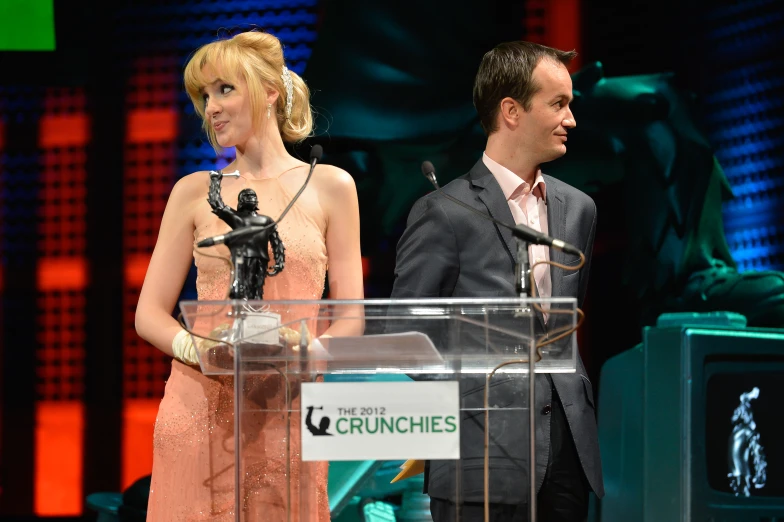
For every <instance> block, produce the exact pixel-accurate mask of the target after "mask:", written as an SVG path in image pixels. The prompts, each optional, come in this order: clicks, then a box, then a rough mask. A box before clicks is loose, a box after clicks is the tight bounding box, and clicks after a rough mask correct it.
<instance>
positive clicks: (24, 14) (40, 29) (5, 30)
mask: <svg viewBox="0 0 784 522" xmlns="http://www.w3.org/2000/svg"><path fill="white" fill-rule="evenodd" d="M54 49H55V40H54V0H0V51H54Z"/></svg>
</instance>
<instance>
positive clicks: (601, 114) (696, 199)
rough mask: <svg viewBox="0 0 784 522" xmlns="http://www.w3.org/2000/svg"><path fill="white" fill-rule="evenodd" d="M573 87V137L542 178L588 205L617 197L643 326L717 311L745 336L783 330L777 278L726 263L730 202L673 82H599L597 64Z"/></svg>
mask: <svg viewBox="0 0 784 522" xmlns="http://www.w3.org/2000/svg"><path fill="white" fill-rule="evenodd" d="M573 83H574V91H575V92H574V95H575V100H574V102H573V111H574V114H575V117H576V119H577V128H576V129H575V130H574V131H572V132H570V135H569V152H568V153H567V154H566V155H565V156H564V157H563V158H562V159H560V160H558V161H556V162H554V163H551V164H548V165H545V169H546V171H547V172H548V173H549V174H551V175H553V176H556V177H558V178H560V179H562V180H564V181H566V182H567V183H570V184H572V185H575V186H577V187H578V188H580V189H582V190H584V191H585V192H587V193H589V194H592V195H594V196H595V197H599V196H600V195H601V194H602V193H606V192H612V193H613V194H614V195H615V197H614V198H612V199H611V200H612V201H614V202H615V203H616V204H617V205H618V206H619V207H621V208H622V212H620V213H618V214H616V215H615V219H616V220H618V221H622V223H617V225H622V226H623V227H624V229H625V238H626V240H625V241H624V244H623V245H622V247H621V248H620V249H619V250H620V252H619V255H623V256H624V261H623V270H622V274H621V277H622V279H621V281H622V285H623V287H624V289H625V290H626V291H627V292H630V293H631V296H632V297H633V298H634V299H637V300H638V301H639V303H640V305H641V307H642V313H643V322H645V323H648V324H651V323H653V322H654V321H655V318H656V316H658V314H659V313H662V312H674V311H695V312H706V311H718V310H722V311H732V312H737V313H740V314H743V315H744V316H746V318H747V320H748V324H749V325H750V326H774V327H784V273H782V272H772V271H768V272H744V273H739V272H738V271H737V268H736V264H735V262H734V261H733V259H732V256H731V255H730V251H729V248H728V246H727V241H726V238H725V235H724V227H723V221H722V215H721V206H722V202H723V201H725V200H727V199H728V198H731V197H732V193H731V190H730V187H729V184H728V182H727V178H726V177H725V175H724V171H723V170H722V168H721V165H719V162H718V160H717V159H716V157H715V156H714V154H713V150H712V148H711V145H710V143H709V142H708V139H707V137H706V135H705V133H704V132H702V131H701V130H700V129H699V128H698V126H697V124H696V121H697V118H696V117H695V115H694V111H695V107H696V104H695V100H694V97H693V96H692V95H691V94H690V93H689V92H687V91H685V90H684V89H681V88H679V86H678V85H677V83H676V79H675V78H674V76H673V75H672V74H652V75H645V76H623V77H615V78H605V77H604V74H603V70H602V66H601V64H600V63H594V64H592V65H590V66H587V67H585V68H583V69H582V70H580V71H579V72H578V73H576V74H575V75H573ZM599 211H600V215H601V217H600V219H607V216H606V215H602V209H601V208H600V209H599ZM605 225H606V223H605ZM617 225H615V226H616V227H617Z"/></svg>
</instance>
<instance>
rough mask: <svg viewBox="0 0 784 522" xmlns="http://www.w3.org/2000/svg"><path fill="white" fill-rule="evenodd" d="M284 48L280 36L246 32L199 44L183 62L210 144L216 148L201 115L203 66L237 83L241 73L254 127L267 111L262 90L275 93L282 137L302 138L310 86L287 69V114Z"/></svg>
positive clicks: (309, 120)
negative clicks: (288, 113) (288, 110)
mask: <svg viewBox="0 0 784 522" xmlns="http://www.w3.org/2000/svg"><path fill="white" fill-rule="evenodd" d="M284 65H285V61H284V59H283V47H282V46H281V44H280V40H278V39H277V38H276V37H274V36H273V35H271V34H269V33H262V32H256V31H249V32H245V33H239V34H237V35H235V36H233V37H232V38H229V39H226V40H218V41H215V42H212V43H209V44H207V45H204V46H202V47H200V48H199V49H198V50H196V52H195V53H194V54H193V56H192V57H191V59H190V60H189V61H188V65H186V66H185V74H184V81H185V90H186V91H187V92H188V96H189V97H190V99H191V102H193V106H194V107H195V108H196V112H197V113H198V114H199V116H201V119H202V127H203V128H204V132H206V133H207V137H208V139H209V140H210V143H211V144H212V146H213V148H215V150H216V151H220V150H221V147H220V145H218V142H217V140H216V137H215V129H213V127H212V125H211V124H210V122H209V120H208V118H207V115H206V114H205V104H204V99H203V98H202V96H203V91H202V89H203V88H204V87H205V86H206V85H207V79H206V76H205V74H204V68H205V67H206V66H210V67H211V68H212V69H213V70H214V71H215V72H216V74H219V75H220V77H221V79H223V80H225V81H226V82H228V83H233V84H236V83H237V81H238V79H239V77H240V75H241V76H242V78H243V79H244V80H245V82H246V83H247V85H248V96H249V98H250V107H251V111H252V112H253V120H252V121H253V127H254V128H256V129H258V128H260V127H261V118H266V115H267V102H266V100H267V89H268V88H272V89H274V90H276V91H278V99H277V102H276V103H275V105H274V107H273V110H274V114H275V117H276V119H277V121H278V129H279V130H280V135H281V138H283V141H284V142H287V143H296V142H298V141H302V140H303V139H305V138H307V137H308V136H309V135H310V133H311V131H312V130H313V114H312V112H311V108H310V90H309V89H308V86H307V85H305V82H304V81H303V80H302V78H300V77H299V75H298V74H297V73H295V72H294V71H291V70H289V74H290V75H291V82H292V84H293V92H292V99H291V102H292V103H291V117H290V118H286V86H285V84H284V83H283V78H282V75H283V67H284Z"/></svg>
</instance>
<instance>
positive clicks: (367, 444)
mask: <svg viewBox="0 0 784 522" xmlns="http://www.w3.org/2000/svg"><path fill="white" fill-rule="evenodd" d="M180 308H181V310H182V315H183V318H184V321H185V324H186V326H187V327H188V329H189V330H190V331H191V332H192V334H194V341H195V344H196V346H197V348H198V352H199V359H200V364H201V369H202V372H203V373H204V374H206V375H233V376H234V454H235V468H234V470H233V473H234V484H235V500H236V504H235V519H236V520H241V521H255V520H280V521H285V522H288V521H300V520H319V519H321V520H323V519H324V518H325V517H329V505H330V504H329V499H327V498H325V497H326V490H327V489H326V486H327V473H328V471H327V470H328V467H329V461H332V462H335V461H366V460H375V461H395V460H400V461H404V460H407V459H412V460H413V459H416V460H419V461H427V465H426V466H425V472H424V473H425V486H426V488H427V493H428V494H429V495H430V496H431V497H432V498H438V499H443V500H445V501H448V502H450V503H452V504H453V505H460V504H462V503H464V502H470V503H483V502H485V501H487V502H491V503H499V502H500V503H520V502H527V499H528V498H529V496H530V487H529V486H528V484H530V481H529V473H530V470H531V466H529V464H528V463H529V456H530V455H531V451H532V450H531V448H532V446H533V444H534V440H533V439H534V437H533V432H532V430H531V429H530V425H531V424H530V422H529V419H530V418H531V417H530V414H531V412H532V411H533V409H532V408H531V407H530V406H529V400H530V399H531V394H530V391H531V390H532V389H535V388H536V382H537V381H539V380H540V379H541V378H539V379H534V381H533V382H531V381H529V379H528V376H529V375H530V373H531V370H532V369H533V371H534V372H535V373H548V372H574V371H575V368H576V360H577V348H576V342H575V335H574V334H573V333H572V330H573V327H574V326H575V324H576V322H577V315H576V310H575V308H576V302H575V299H573V298H553V299H520V298H493V299H416V300H362V301H329V300H327V301H184V302H182V303H180ZM544 317H546V318H547V320H546V321H545V320H544ZM532 352H533V354H534V358H533V360H531V359H530V358H529V354H530V353H532ZM540 384H541V383H540ZM488 421H489V422H488ZM486 426H487V429H486V428H485V427H486ZM407 464H411V463H410V462H409V463H407ZM410 467H411V469H416V468H417V466H416V465H413V466H410ZM420 467H421V466H420ZM407 468H408V466H407ZM333 511H334V503H333ZM460 512H461V511H460V510H459V509H458V510H456V511H455V515H454V516H453V517H450V519H452V518H453V519H454V520H455V522H459V521H460V520H461V515H460ZM333 514H334V513H333Z"/></svg>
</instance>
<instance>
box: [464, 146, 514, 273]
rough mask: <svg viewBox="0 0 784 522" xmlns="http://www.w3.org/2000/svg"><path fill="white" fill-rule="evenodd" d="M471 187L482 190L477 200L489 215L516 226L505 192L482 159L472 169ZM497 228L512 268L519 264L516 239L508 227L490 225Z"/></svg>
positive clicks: (479, 191)
mask: <svg viewBox="0 0 784 522" xmlns="http://www.w3.org/2000/svg"><path fill="white" fill-rule="evenodd" d="M470 174H471V185H472V186H474V187H475V188H478V189H480V190H478V191H477V195H476V197H477V199H478V200H479V201H480V202H481V204H482V205H483V206H484V207H485V209H486V210H487V213H488V214H490V215H491V216H492V217H494V218H495V219H497V220H498V221H501V222H503V223H507V224H509V225H511V226H514V217H512V211H511V210H509V203H507V201H506V197H505V196H504V192H503V191H502V190H501V185H499V184H498V182H497V181H496V180H495V177H493V174H492V172H490V170H489V169H488V168H487V166H486V165H485V164H484V162H483V161H482V160H481V159H480V160H479V161H478V162H477V163H476V165H474V168H473V169H471V172H470ZM488 224H489V225H492V226H493V227H495V229H496V231H497V232H498V234H499V235H500V236H501V239H502V240H503V244H504V247H505V248H506V252H507V254H509V259H510V261H511V262H512V268H513V269H514V265H515V263H516V262H517V254H516V252H517V246H516V245H515V239H514V237H512V231H511V230H509V229H508V228H506V227H500V226H498V225H496V224H495V223H492V224H491V223H488Z"/></svg>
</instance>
